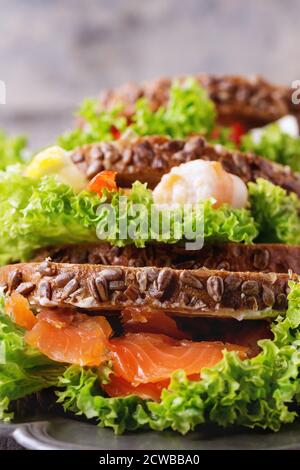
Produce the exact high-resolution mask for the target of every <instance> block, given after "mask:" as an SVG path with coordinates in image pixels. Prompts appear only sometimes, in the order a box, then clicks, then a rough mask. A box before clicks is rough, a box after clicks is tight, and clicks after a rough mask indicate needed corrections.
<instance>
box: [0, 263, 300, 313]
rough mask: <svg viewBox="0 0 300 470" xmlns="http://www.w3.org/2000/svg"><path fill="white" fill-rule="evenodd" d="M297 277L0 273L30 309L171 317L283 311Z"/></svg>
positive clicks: (56, 268) (74, 268) (59, 267)
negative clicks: (140, 311)
mask: <svg viewBox="0 0 300 470" xmlns="http://www.w3.org/2000/svg"><path fill="white" fill-rule="evenodd" d="M291 279H294V280H297V279H298V276H297V275H292V274H276V273H266V274H265V273H250V272H235V273H234V272H230V271H224V270H209V269H205V268H203V269H196V270H185V269H179V270H176V269H171V268H168V267H164V268H155V267H141V268H134V267H124V266H122V267H121V266H113V267H108V266H103V265H91V264H64V263H51V262H49V261H44V262H42V263H21V264H17V265H8V266H5V267H2V268H1V269H0V283H1V285H2V286H3V287H4V289H5V290H7V291H8V292H9V293H12V292H18V293H20V294H22V295H24V296H26V297H27V298H28V300H29V302H30V304H31V305H32V306H34V307H37V308H38V307H68V306H69V307H70V306H71V307H77V308H81V309H87V310H93V311H101V310H102V311H103V310H104V311H115V310H122V309H124V308H125V307H139V308H144V309H151V310H156V311H157V312H159V311H162V310H163V311H166V312H169V313H171V314H172V313H173V314H176V315H187V316H203V317H224V318H226V317H228V318H230V317H233V318H238V319H242V318H265V317H268V316H274V312H275V313H276V312H277V313H278V312H281V311H283V310H285V309H286V306H287V293H288V289H289V287H288V281H289V280H291Z"/></svg>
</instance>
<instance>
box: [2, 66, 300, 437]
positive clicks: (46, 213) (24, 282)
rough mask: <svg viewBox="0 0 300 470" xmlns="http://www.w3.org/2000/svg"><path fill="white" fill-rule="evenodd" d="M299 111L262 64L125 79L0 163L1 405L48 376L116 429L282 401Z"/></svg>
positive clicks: (296, 318) (69, 405)
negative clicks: (24, 154)
mask: <svg viewBox="0 0 300 470" xmlns="http://www.w3.org/2000/svg"><path fill="white" fill-rule="evenodd" d="M298 118H299V107H298V106H297V105H294V104H293V102H292V100H291V91H290V90H288V89H286V88H284V87H276V86H273V85H271V84H269V83H267V82H265V81H263V80H261V79H243V78H240V77H219V78H216V77H211V76H206V75H201V76H197V77H187V78H186V77H183V78H180V79H176V80H169V79H160V80H156V81H154V82H150V83H146V84H144V85H141V86H140V85H134V84H130V85H127V86H125V87H122V88H121V89H119V90H113V91H108V92H106V93H103V94H102V95H101V96H100V97H99V98H97V99H94V100H87V101H85V102H84V104H83V106H82V108H81V110H80V112H79V118H78V120H77V123H76V127H75V129H74V130H72V131H70V132H68V133H66V134H64V135H63V136H61V137H59V139H58V145H55V146H52V147H49V148H47V149H45V150H43V151H41V152H39V153H38V154H36V155H35V156H34V157H33V159H32V161H31V162H30V163H29V164H27V165H14V166H10V167H8V168H7V169H6V170H5V171H3V172H2V173H1V176H0V234H1V240H2V243H1V247H0V261H1V263H2V265H3V267H1V268H0V282H1V286H2V291H3V293H2V304H1V315H0V338H1V364H0V417H1V418H2V419H7V420H8V419H10V418H11V417H12V413H13V411H14V410H20V409H23V410H24V409H25V405H24V399H25V398H26V397H27V398H28V397H29V398H30V400H29V402H30V403H31V406H30V407H29V409H30V410H31V412H32V409H33V407H32V400H34V399H35V398H36V397H37V396H38V397H39V402H41V401H43V400H44V399H45V397H48V393H50V392H49V390H50V391H52V394H51V393H50V397H51V400H54V399H55V400H56V401H57V402H58V403H59V404H61V405H62V406H63V408H64V410H65V411H70V412H73V413H77V414H82V415H84V416H85V417H86V418H88V419H94V420H95V421H96V422H97V423H98V424H99V425H100V426H110V427H112V428H113V429H114V430H115V431H116V432H123V431H125V430H135V429H138V428H143V429H145V428H146V429H147V428H151V429H155V430H164V429H168V428H172V429H174V430H177V431H179V432H181V433H186V432H188V431H190V430H193V429H195V427H197V426H199V425H201V424H205V423H216V424H218V425H221V426H229V425H232V424H237V425H243V426H250V427H263V428H270V429H273V430H277V429H279V427H280V425H281V424H282V423H285V422H291V421H292V420H293V419H294V418H295V417H296V416H297V408H296V407H295V404H297V401H299V387H300V381H299V379H298V375H299V368H300V350H299V344H300V343H299V338H300V285H299V284H298V276H297V274H300V201H299V197H300V175H299V174H298V173H297V171H298V170H299V169H300V137H299V128H298ZM186 206H188V207H189V213H188V222H189V226H190V228H191V230H190V231H189V232H188V233H187V231H186V230H184V229H185V228H186V226H185V220H184V217H183V214H185V212H184V210H185V207H186ZM112 214H113V218H112V217H111V215H112ZM153 214H155V215H156V216H157V218H156V221H158V222H157V224H156V226H155V227H153V226H152V225H151V217H153ZM166 215H167V217H168V224H167V227H166V226H165V225H164V223H163V219H164V216H166ZM198 226H199V227H200V229H201V230H200V231H197V230H196V229H195V227H198ZM124 228H125V232H126V236H124ZM41 397H42V399H41ZM54 397H55V398H54ZM47 399H48V398H47ZM48 404H49V402H48V401H47V406H48Z"/></svg>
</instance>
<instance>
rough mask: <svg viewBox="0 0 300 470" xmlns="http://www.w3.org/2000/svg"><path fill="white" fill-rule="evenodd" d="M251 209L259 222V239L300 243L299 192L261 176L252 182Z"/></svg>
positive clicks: (250, 185)
mask: <svg viewBox="0 0 300 470" xmlns="http://www.w3.org/2000/svg"><path fill="white" fill-rule="evenodd" d="M248 188H249V197H250V204H251V212H252V215H253V218H254V220H255V221H256V222H257V223H258V225H259V237H258V239H257V241H261V242H265V243H272V242H274V243H277V242H281V243H287V244H290V245H296V244H299V243H300V217H299V213H300V201H299V198H298V197H297V195H296V194H294V193H290V194H288V193H287V192H286V190H285V189H283V188H281V187H280V186H276V185H274V184H272V183H270V182H269V181H266V180H264V179H262V178H258V179H257V180H256V182H255V183H249V184H248Z"/></svg>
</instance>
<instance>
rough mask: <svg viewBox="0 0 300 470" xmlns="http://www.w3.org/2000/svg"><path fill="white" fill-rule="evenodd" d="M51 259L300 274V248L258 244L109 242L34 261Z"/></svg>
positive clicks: (40, 255)
mask: <svg viewBox="0 0 300 470" xmlns="http://www.w3.org/2000/svg"><path fill="white" fill-rule="evenodd" d="M47 258H51V260H52V261H53V262H58V263H75V264H86V263H88V264H106V265H108V266H114V265H118V266H119V265H122V266H135V267H141V266H156V267H161V268H162V267H164V266H167V267H171V268H175V269H199V268H202V267H205V268H207V269H225V270H226V271H242V272H243V271H254V272H256V271H257V272H278V273H280V272H281V273H287V272H288V271H289V270H291V271H292V272H294V273H297V274H300V246H292V245H284V244H279V243H278V244H275V243H274V244H263V243H257V244H252V245H246V244H244V243H218V244H208V245H205V246H204V247H203V248H202V249H201V250H186V249H185V248H184V246H180V245H168V244H162V243H161V244H160V243H156V244H155V243H154V244H151V245H148V246H147V247H146V248H137V247H136V246H135V245H128V246H125V247H122V248H120V247H117V246H112V245H110V244H109V243H106V242H99V243H83V244H79V245H78V244H73V245H63V246H55V247H49V248H44V249H42V250H40V251H39V252H37V253H36V255H35V257H34V258H33V260H32V261H43V260H45V259H47Z"/></svg>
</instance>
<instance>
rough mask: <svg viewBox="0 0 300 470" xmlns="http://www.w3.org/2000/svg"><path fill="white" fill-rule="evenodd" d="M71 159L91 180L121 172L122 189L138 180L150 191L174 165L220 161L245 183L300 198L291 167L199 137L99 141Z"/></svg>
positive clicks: (297, 179) (299, 180)
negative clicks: (268, 185) (267, 184)
mask: <svg viewBox="0 0 300 470" xmlns="http://www.w3.org/2000/svg"><path fill="white" fill-rule="evenodd" d="M71 158H72V160H73V162H74V163H76V165H77V166H78V168H79V169H80V170H81V171H82V172H84V173H85V174H86V175H87V177H88V178H92V177H93V176H95V175H96V174H97V173H99V171H102V170H112V171H116V172H117V173H118V175H117V182H118V184H119V186H121V187H130V186H131V184H132V183H133V182H134V181H137V180H138V181H141V182H143V183H145V182H147V183H148V185H149V187H150V188H153V187H155V186H156V185H157V183H159V181H160V179H161V177H162V175H163V174H165V173H168V172H169V171H170V169H171V168H172V167H173V166H178V165H180V164H181V163H186V162H189V161H192V160H197V159H201V160H208V161H217V162H220V163H221V164H222V166H223V167H224V169H225V170H226V171H228V172H230V173H233V174H235V175H237V176H239V177H240V178H241V179H242V180H243V181H245V182H248V181H255V180H256V179H257V178H265V179H267V180H269V181H271V182H272V183H274V184H276V185H278V186H281V187H283V188H284V189H286V190H287V191H293V192H295V193H296V194H298V195H299V196H300V176H299V175H298V174H296V173H293V172H292V170H291V169H290V168H289V167H284V166H282V165H279V164H276V163H274V162H271V161H270V160H267V159H265V158H263V157H259V156H257V155H253V154H251V153H243V152H239V151H236V150H235V151H232V150H226V149H225V148H223V147H222V146H221V145H211V144H208V143H207V142H206V140H205V139H204V138H202V137H199V136H194V137H190V138H189V139H187V140H171V139H169V138H168V137H163V136H153V137H141V138H137V139H134V140H126V139H121V140H119V141H115V142H110V143H108V142H99V143H97V144H90V145H85V146H83V147H81V148H78V149H76V150H75V151H74V152H73V153H72V154H71Z"/></svg>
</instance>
